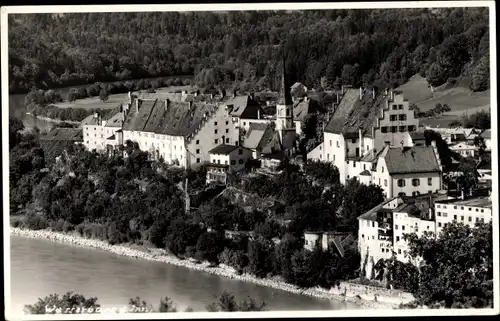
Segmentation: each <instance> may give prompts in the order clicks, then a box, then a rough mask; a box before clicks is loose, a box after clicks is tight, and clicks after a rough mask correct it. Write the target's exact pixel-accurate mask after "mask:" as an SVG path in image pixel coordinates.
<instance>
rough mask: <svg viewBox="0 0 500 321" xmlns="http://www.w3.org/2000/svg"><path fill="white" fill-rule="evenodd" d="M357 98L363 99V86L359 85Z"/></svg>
mask: <svg viewBox="0 0 500 321" xmlns="http://www.w3.org/2000/svg"><path fill="white" fill-rule="evenodd" d="M359 99H360V100H361V99H363V87H359Z"/></svg>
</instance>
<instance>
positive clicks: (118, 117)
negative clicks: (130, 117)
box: [105, 112, 125, 128]
mask: <svg viewBox="0 0 500 321" xmlns="http://www.w3.org/2000/svg"><path fill="white" fill-rule="evenodd" d="M124 120H125V117H124V116H123V113H120V112H118V113H116V114H114V115H113V116H111V118H109V119H108V120H107V121H106V126H105V127H120V128H121V127H122V125H123V122H124Z"/></svg>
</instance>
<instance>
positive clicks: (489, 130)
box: [480, 129, 491, 139]
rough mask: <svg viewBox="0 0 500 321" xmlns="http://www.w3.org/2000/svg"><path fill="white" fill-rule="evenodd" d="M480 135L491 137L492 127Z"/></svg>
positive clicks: (486, 137)
mask: <svg viewBox="0 0 500 321" xmlns="http://www.w3.org/2000/svg"><path fill="white" fill-rule="evenodd" d="M480 136H481V137H483V138H485V139H491V129H486V130H485V131H483V132H482V133H481V135H480Z"/></svg>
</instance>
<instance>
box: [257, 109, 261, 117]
mask: <svg viewBox="0 0 500 321" xmlns="http://www.w3.org/2000/svg"><path fill="white" fill-rule="evenodd" d="M257 119H260V108H259V109H257Z"/></svg>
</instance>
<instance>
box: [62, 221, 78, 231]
mask: <svg viewBox="0 0 500 321" xmlns="http://www.w3.org/2000/svg"><path fill="white" fill-rule="evenodd" d="M74 228H75V226H74V225H73V224H71V223H70V222H67V221H64V224H63V227H62V230H63V232H64V233H68V232H70V231H73V229H74Z"/></svg>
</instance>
